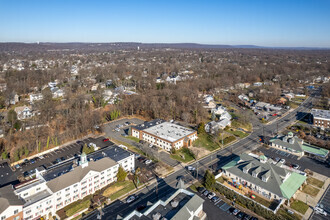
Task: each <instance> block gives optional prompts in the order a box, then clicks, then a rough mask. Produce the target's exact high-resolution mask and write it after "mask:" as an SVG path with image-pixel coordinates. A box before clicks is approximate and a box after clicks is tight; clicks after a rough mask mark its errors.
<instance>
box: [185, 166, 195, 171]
mask: <svg viewBox="0 0 330 220" xmlns="http://www.w3.org/2000/svg"><path fill="white" fill-rule="evenodd" d="M187 170H189V171H194V170H196V168H195V167H193V166H187Z"/></svg>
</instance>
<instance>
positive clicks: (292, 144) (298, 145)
mask: <svg viewBox="0 0 330 220" xmlns="http://www.w3.org/2000/svg"><path fill="white" fill-rule="evenodd" d="M270 142H272V143H274V144H277V145H279V146H283V147H286V148H290V149H293V150H295V151H298V152H303V148H302V144H303V141H302V140H301V139H299V138H298V137H288V136H285V135H282V136H276V137H274V138H273V139H271V140H270Z"/></svg>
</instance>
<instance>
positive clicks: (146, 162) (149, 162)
mask: <svg viewBox="0 0 330 220" xmlns="http://www.w3.org/2000/svg"><path fill="white" fill-rule="evenodd" d="M144 163H145V164H147V165H148V164H151V163H152V160H146V161H145V162H144Z"/></svg>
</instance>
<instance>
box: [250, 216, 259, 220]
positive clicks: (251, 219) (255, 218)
mask: <svg viewBox="0 0 330 220" xmlns="http://www.w3.org/2000/svg"><path fill="white" fill-rule="evenodd" d="M250 220H258V218H257V217H254V216H253V217H252V218H250Z"/></svg>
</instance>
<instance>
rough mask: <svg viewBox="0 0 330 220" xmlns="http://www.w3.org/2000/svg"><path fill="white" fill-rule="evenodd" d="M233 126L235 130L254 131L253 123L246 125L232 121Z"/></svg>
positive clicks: (238, 121)
mask: <svg viewBox="0 0 330 220" xmlns="http://www.w3.org/2000/svg"><path fill="white" fill-rule="evenodd" d="M231 126H232V127H234V128H242V129H244V130H246V131H252V124H251V123H244V122H242V121H241V120H239V119H238V120H235V119H234V120H232V122H231Z"/></svg>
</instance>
